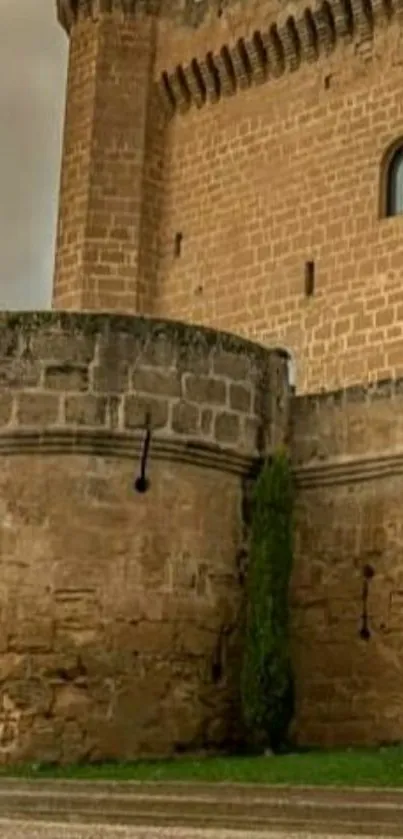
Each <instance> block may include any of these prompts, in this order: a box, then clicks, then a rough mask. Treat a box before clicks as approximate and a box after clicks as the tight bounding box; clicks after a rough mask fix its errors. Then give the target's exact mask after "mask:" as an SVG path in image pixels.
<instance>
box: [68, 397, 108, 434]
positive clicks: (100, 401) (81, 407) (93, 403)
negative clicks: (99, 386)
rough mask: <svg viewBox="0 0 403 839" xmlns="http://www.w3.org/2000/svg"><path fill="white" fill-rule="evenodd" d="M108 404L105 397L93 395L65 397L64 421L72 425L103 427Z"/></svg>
mask: <svg viewBox="0 0 403 839" xmlns="http://www.w3.org/2000/svg"><path fill="white" fill-rule="evenodd" d="M107 406H108V402H107V399H106V397H105V396H97V395H95V394H94V393H86V394H80V395H77V396H67V397H66V401H65V419H66V422H67V423H72V424H73V425H95V426H100V425H105V423H106V411H107Z"/></svg>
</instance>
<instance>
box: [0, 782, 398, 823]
mask: <svg viewBox="0 0 403 839" xmlns="http://www.w3.org/2000/svg"><path fill="white" fill-rule="evenodd" d="M0 818H3V819H4V818H12V819H20V820H21V819H27V818H29V819H30V820H32V821H33V822H49V821H53V822H56V823H57V822H58V821H59V822H69V823H71V824H72V823H73V824H74V823H77V822H80V823H82V824H114V825H116V826H117V825H145V826H147V825H150V826H151V825H161V826H168V825H169V826H178V827H182V826H183V827H197V826H200V827H201V826H203V827H204V828H207V827H214V828H238V829H247V830H248V832H250V833H253V832H254V831H256V830H265V831H267V833H268V834H270V833H271V832H272V831H273V830H284V831H285V833H286V835H289V833H290V831H295V832H299V831H302V830H303V831H305V832H306V831H307V829H309V833H310V834H313V835H322V836H324V835H327V836H329V835H332V836H337V835H339V836H342V835H344V836H345V835H349V836H358V835H359V836H361V837H362V836H378V837H380V836H389V837H391V836H401V835H402V833H401V825H402V820H403V794H402V793H401V792H398V791H388V792H384V791H381V790H366V791H365V790H360V791H353V790H335V789H331V790H323V789H322V790H321V789H314V788H300V789H296V788H294V789H293V788H286V787H284V788H282V787H277V788H276V787H268V786H266V787H264V786H255V785H252V784H250V785H243V784H234V785H229V784H210V785H208V784H186V783H172V784H169V783H162V784H159V783H157V782H156V783H154V784H152V783H145V784H143V783H133V782H126V783H113V782H109V783H107V782H85V781H83V782H77V781H21V780H2V781H1V783H0ZM305 835H306V833H305Z"/></svg>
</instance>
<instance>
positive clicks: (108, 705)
mask: <svg viewBox="0 0 403 839" xmlns="http://www.w3.org/2000/svg"><path fill="white" fill-rule="evenodd" d="M10 317H11V316H10ZM13 318H14V320H13V321H12V323H13V329H12V334H11V335H10V336H9V339H7V316H4V315H0V327H2V326H4V329H3V331H2V329H0V337H2V340H3V342H4V346H5V347H6V349H7V347H8V348H9V349H10V347H11V348H13V347H15V352H17V349H18V347H20V346H21V343H22V342H23V340H24V341H26V342H28V343H29V344H30V347H31V352H32V353H35V351H38V352H39V350H41V349H43V351H44V357H45V358H46V365H44V369H45V366H46V375H45V377H44V378H43V380H41V382H40V383H39V384H38V386H37V387H32V388H31V389H30V390H29V391H28V390H25V389H24V388H25V384H23V385H22V387H21V390H19V389H18V387H17V388H14V390H13V399H15V401H16V408H17V411H16V415H15V418H14V417H13V415H11V414H9V411H10V410H11V405H12V401H11V399H10V393H9V392H8V391H6V392H4V391H3V392H4V393H5V399H4V401H3V402H2V401H1V399H0V416H1V411H2V410H3V411H4V417H5V419H7V418H10V420H11V422H12V425H11V426H10V427H11V430H12V432H13V433H12V435H11V436H12V437H13V442H12V445H13V447H14V448H13V449H12V451H13V453H12V454H11V453H10V450H7V448H5V449H3V450H2V456H1V469H0V575H1V586H0V763H1V762H9V761H15V762H18V761H24V762H27V761H36V760H50V761H58V762H59V761H60V762H67V761H69V762H71V761H76V760H82V759H87V760H88V759H93V760H105V759H119V760H124V759H133V758H134V757H137V756H139V755H162V754H163V755H170V754H174V753H175V752H176V751H183V750H197V749H200V748H208V747H209V746H214V747H217V746H219V745H220V743H224V742H225V743H229V742H232V741H233V742H236V741H237V737H238V732H237V719H238V718H237V709H236V707H235V706H234V702H235V699H234V697H235V696H236V684H237V676H238V672H239V661H240V642H239V638H238V636H237V631H236V623H237V616H238V615H239V613H240V609H241V604H242V598H243V588H242V580H241V579H240V578H239V579H238V574H237V567H236V558H237V555H238V553H239V550H240V547H241V545H242V544H243V541H244V532H243V531H244V528H243V522H242V516H241V510H242V501H243V491H244V490H243V482H242V478H241V476H240V474H233V473H232V471H231V470H229V471H228V472H227V471H226V467H225V463H224V467H222V466H221V465H220V463H219V464H218V465H219V468H218V469H216V468H211V463H212V465H213V466H214V458H215V457H216V452H217V451H218V453H220V452H221V453H222V454H223V453H224V448H223V449H221V447H220V446H219V442H220V439H221V438H225V441H226V445H227V446H229V447H230V448H233V450H234V453H235V454H237V453H238V454H240V453H244V454H246V455H250V456H253V455H254V454H255V450H254V446H253V445H249V442H248V440H246V439H244V440H242V441H241V442H240V443H239V445H238V436H237V434H238V431H239V429H240V415H238V414H228V416H227V415H226V414H222V415H221V414H217V411H219V410H220V406H219V405H218V404H216V403H217V402H219V401H220V400H221V399H222V398H224V397H225V394H226V391H227V389H228V387H230V386H231V380H230V378H229V375H230V374H229V371H228V368H226V370H227V372H226V377H227V378H228V382H227V381H225V382H224V381H218V380H217V374H213V373H212V367H213V357H215V354H216V352H217V346H219V347H220V346H221V344H222V343H223V342H224V345H225V344H226V342H227V344H228V346H227V349H226V350H225V352H226V356H225V357H226V364H227V365H228V364H229V361H230V358H231V352H233V353H235V356H236V372H238V373H239V368H238V366H237V364H238V355H237V352H238V349H239V345H241V346H242V341H241V340H240V339H230V338H228V337H223V336H220V335H217V334H215V333H212V332H208V331H205V332H204V331H203V330H197V329H195V330H193V329H192V328H190V327H185V326H182V325H180V324H179V325H178V324H160V325H159V331H157V332H155V331H154V330H156V326H155V323H154V322H150V324H149V325H148V324H147V322H145V321H144V320H142V319H137V318H115V317H112V318H106V317H105V316H98V317H97V316H94V315H82V316H80V315H76V314H75V315H66V314H60V315H57V314H52V313H46V314H43V315H29V314H27V315H16V316H13ZM52 329H53V330H54V331H53V332H52V331H51V330H52ZM58 329H60V330H61V331H60V333H58V332H57V330H58ZM19 330H20V333H21V334H20V333H19ZM42 330H44V334H45V335H46V341H41V340H40V337H41V334H42ZM154 336H155V340H154ZM48 338H49V343H47V339H48ZM6 339H7V340H6ZM76 339H77V349H76V350H75V344H74V341H75V340H76ZM87 341H88V344H87ZM232 341H233V342H234V349H233V350H232V349H231V347H232V343H231V342H232ZM46 347H47V351H45V348H46ZM35 348H36V350H35ZM58 351H60V355H61V357H60V358H58V357H57V352H58ZM247 352H248V353H249V354H250V353H252V355H253V353H254V352H255V351H254V350H253V347H251V345H249V344H248V345H247ZM268 355H270V353H266V352H265V351H263V350H261V349H260V348H257V349H256V357H254V364H257V365H259V364H261V365H262V367H265V366H266V364H267V357H268ZM8 358H9V357H8V356H7V357H6V359H5V364H6V365H7V364H9V365H10V364H11V363H13V361H12V359H13V358H14V356H12V355H11V356H10V358H11V360H7V359H8ZM35 359H36V360H38V362H39V363H40V364H42V361H41V359H40V358H36V357H35V355H34V360H35ZM87 359H88V360H87ZM175 360H176V363H177V366H176V367H172V364H173V363H174V361H175ZM192 360H194V363H195V367H196V371H197V373H196V371H192V367H191V365H192V363H193V361H192ZM0 361H1V358H0ZM243 369H244V370H245V369H246V367H245V366H244V368H243ZM114 371H115V372H114ZM115 373H116V377H115V378H114V375H115ZM120 374H122V375H120ZM210 374H211V375H210ZM182 381H186V382H187V383H188V384H189V387H190V389H191V390H192V394H191V395H192V396H193V397H194V398H195V400H197V402H196V403H193V402H191V401H185V400H181V399H180V398H179V396H180V393H181V389H180V388H181V382H182ZM247 386H249V387H250V388H251V389H252V391H253V388H254V387H255V385H254V384H253V382H252V381H251V382H250V383H249V384H248V385H247ZM132 387H133V388H135V389H137V390H138V391H141V393H140V392H139V393H133V392H132V391H131V388H132ZM243 387H245V386H244V385H243ZM81 388H85V391H81V390H80V389H81ZM55 391H57V392H55ZM148 411H150V413H151V425H152V443H151V449H150V456H149V461H148V463H147V476H148V478H149V480H150V486H149V489H148V491H147V492H146V493H138V492H136V491H135V488H134V482H135V479H136V477H137V476H138V474H139V472H138V470H139V462H138V450H137V449H136V451H133V456H131V449H130V446H131V436H130V435H128V434H127V432H128V431H129V430H131V429H134V430H139V431H142V432H143V431H144V429H145V423H146V418H147V417H146V415H147V412H148ZM228 418H229V420H230V421H231V420H232V418H234V419H235V430H236V432H237V434H234V433H232V435H231V428H232V426H231V425H229V426H228V424H227V420H228ZM251 419H253V415H252V417H251ZM217 423H218V425H217ZM51 426H54V429H50V430H51V432H52V434H53V437H51V438H50V440H51V442H50V443H49V447H48V449H47V451H46V453H44V452H43V450H42V444H43V440H46V433H47V432H49V427H51ZM10 427H9V426H7V431H6V434H5V435H3V438H2V441H1V442H2V443H4V441H6V440H8V437H7V435H9V428H10ZM113 428H114V429H115V430H114V431H112V429H113ZM118 428H119V429H122V431H123V432H124V433H123V434H120V433H119V431H117V429H118ZM228 429H229V430H228ZM21 432H22V433H21ZM19 434H20V436H18V435H19ZM114 435H115V439H116V445H117V447H118V448H117V454H114V456H109V455H108V454H106V455H105V454H103V448H102V447H103V446H104V445H109V441H110V438H111V437H113V436H114ZM139 436H140V441H141V436H142V435H139ZM206 436H207V439H208V441H209V445H208V446H207V445H206V444H205V443H204V439H205V437H206ZM128 438H129V447H128V448H125V450H124V455H125V456H124V457H120V456H119V453H120V449H119V445H120V444H121V443H122V442H123V443H124V445H125V446H127V439H128ZM26 439H27V440H28V443H29V448H28V450H27V448H26V444H25V442H24V441H25V440H26ZM97 440H100V442H99V444H98V443H97ZM154 441H155V443H156V447H157V446H158V445H161V441H162V442H164V444H165V445H166V449H167V452H168V454H165V457H163V458H162V459H161V458H160V459H157V458H154V455H153V443H154ZM18 442H20V444H21V452H19V451H18V449H17V448H16V447H17V446H18ZM195 442H196V449H195V451H196V456H195V457H193V456H192V452H193V448H192V446H193V447H194V445H195ZM188 443H189V446H188ZM212 443H214V445H212ZM10 445H11V444H10ZM97 445H99V447H100V448H99V450H98V449H97V448H96V446H97ZM203 445H204V448H203ZM24 446H25V448H24ZM175 447H178V450H180V452H181V453H182V456H183V453H184V455H185V457H183V459H180V458H175V451H176V448H175ZM59 451H60V452H61V454H57V453H56V452H59ZM171 452H173V454H171ZM203 452H205V453H206V458H207V461H206V462H207V466H206V465H204V466H203V467H202V468H201V467H200V465H199V462H198V459H197V458H198V457H201V455H202V454H203ZM245 460H246V466H248V464H249V461H248V458H246V459H245ZM184 461H185V462H184ZM210 461H211V463H210ZM220 656H221V658H220ZM218 659H219V667H218V665H217V661H218ZM221 659H222V660H221ZM217 667H218V669H217ZM218 671H219V672H218ZM229 709H231V710H230V711H229Z"/></svg>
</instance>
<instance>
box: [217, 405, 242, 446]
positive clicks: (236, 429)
mask: <svg viewBox="0 0 403 839" xmlns="http://www.w3.org/2000/svg"><path fill="white" fill-rule="evenodd" d="M214 434H215V438H216V440H217V442H218V443H225V444H232V445H236V443H237V442H238V440H239V437H240V418H239V416H238V414H230V413H228V412H223V413H221V414H217V416H216V419H215V427H214Z"/></svg>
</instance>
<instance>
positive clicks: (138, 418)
mask: <svg viewBox="0 0 403 839" xmlns="http://www.w3.org/2000/svg"><path fill="white" fill-rule="evenodd" d="M147 414H150V416H151V425H152V427H153V428H164V427H165V426H166V425H167V423H168V402H167V401H166V400H163V399H154V398H153V397H152V396H126V398H125V401H124V425H125V428H129V429H132V428H133V429H136V428H145V424H146V418H147Z"/></svg>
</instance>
